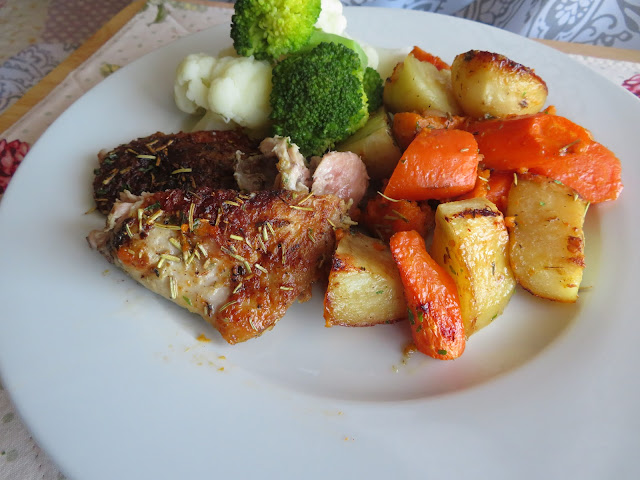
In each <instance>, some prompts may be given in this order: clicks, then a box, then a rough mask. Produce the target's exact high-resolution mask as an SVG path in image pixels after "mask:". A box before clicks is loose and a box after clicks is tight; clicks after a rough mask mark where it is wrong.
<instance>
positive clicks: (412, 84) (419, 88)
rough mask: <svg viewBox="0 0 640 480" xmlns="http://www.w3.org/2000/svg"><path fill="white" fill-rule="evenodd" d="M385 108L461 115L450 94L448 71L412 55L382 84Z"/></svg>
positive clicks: (451, 92) (399, 64)
mask: <svg viewBox="0 0 640 480" xmlns="http://www.w3.org/2000/svg"><path fill="white" fill-rule="evenodd" d="M382 100H383V103H384V106H385V107H386V108H387V110H389V111H390V112H394V113H395V112H421V113H440V114H442V113H445V114H446V113H449V114H452V115H461V114H462V110H461V109H460V107H459V106H458V102H457V101H456V98H455V96H454V95H453V91H452V90H451V71H450V70H448V69H446V68H443V69H440V70H438V68H437V67H436V66H434V65H433V64H432V63H430V62H427V61H421V60H418V59H417V58H416V57H415V56H414V55H413V54H411V53H410V54H409V55H407V57H406V58H405V59H404V61H403V62H400V63H398V65H396V68H395V69H394V70H393V73H392V74H391V76H390V77H389V78H388V79H387V81H386V82H385V85H384V91H383V94H382Z"/></svg>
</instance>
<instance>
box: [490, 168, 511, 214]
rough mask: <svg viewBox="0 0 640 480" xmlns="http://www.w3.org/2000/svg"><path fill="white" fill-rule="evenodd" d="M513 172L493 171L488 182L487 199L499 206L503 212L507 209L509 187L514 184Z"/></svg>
mask: <svg viewBox="0 0 640 480" xmlns="http://www.w3.org/2000/svg"><path fill="white" fill-rule="evenodd" d="M513 178H514V177H513V172H499V171H493V172H491V175H489V181H488V182H487V186H488V188H487V199H488V200H489V201H491V202H493V204H494V205H495V206H496V207H498V210H500V211H501V212H502V213H503V214H504V213H505V212H506V211H507V199H508V198H509V189H510V188H511V185H513Z"/></svg>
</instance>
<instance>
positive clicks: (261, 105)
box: [174, 53, 271, 129]
mask: <svg viewBox="0 0 640 480" xmlns="http://www.w3.org/2000/svg"><path fill="white" fill-rule="evenodd" d="M270 92H271V65H269V63H268V62H266V61H259V60H255V59H254V58H253V57H233V56H224V57H212V56H210V55H205V54H203V53H195V54H190V55H187V56H186V57H185V59H184V60H183V61H182V62H181V63H180V65H179V66H178V69H177V72H176V80H175V84H174V98H175V102H176V105H177V106H178V108H179V109H180V110H182V111H184V112H186V113H192V114H193V113H203V112H204V113H205V115H204V117H203V118H202V120H201V121H200V122H198V126H199V127H198V128H200V127H202V126H203V125H215V126H216V128H218V129H220V128H223V127H224V125H225V124H226V125H227V128H234V127H235V126H238V125H239V126H242V127H247V128H249V129H261V128H264V127H265V126H266V125H267V124H268V121H269V113H270V112H271V106H270V104H269V93H270Z"/></svg>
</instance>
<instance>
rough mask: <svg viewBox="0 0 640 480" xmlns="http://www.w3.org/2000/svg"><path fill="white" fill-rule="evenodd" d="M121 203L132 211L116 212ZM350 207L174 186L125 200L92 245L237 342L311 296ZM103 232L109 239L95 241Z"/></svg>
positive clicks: (315, 199)
mask: <svg viewBox="0 0 640 480" xmlns="http://www.w3.org/2000/svg"><path fill="white" fill-rule="evenodd" d="M123 206H124V207H125V209H126V213H125V215H124V216H122V215H121V214H119V213H118V214H116V213H115V212H116V210H118V209H119V208H120V210H121V212H122V208H123ZM139 212H141V213H139ZM344 212H345V207H344V204H343V202H342V201H341V200H340V199H338V198H337V197H335V196H332V195H327V196H313V195H305V194H300V193H297V194H296V193H295V192H290V191H284V190H282V191H259V192H255V193H252V194H246V195H243V194H239V193H238V192H237V191H233V190H218V191H210V190H209V189H200V190H199V191H198V192H197V193H189V192H183V191H180V190H171V191H166V192H161V193H155V194H149V195H145V196H144V197H143V198H141V199H139V200H138V202H137V203H136V202H133V203H131V207H129V206H127V205H125V204H122V203H120V202H119V203H118V204H116V207H115V208H114V213H112V215H111V216H110V218H109V219H108V222H109V221H113V222H114V223H115V227H114V228H111V229H109V228H108V229H107V230H105V232H100V233H98V234H97V235H96V233H95V232H93V233H92V235H90V243H93V244H94V246H96V248H98V249H99V250H100V251H101V252H102V253H103V254H104V255H105V256H106V257H107V258H108V259H109V260H110V261H112V262H114V263H115V264H117V265H118V266H120V267H121V268H122V269H123V270H125V271H126V272H127V273H128V274H129V275H131V276H132V277H133V278H135V279H136V280H138V281H139V282H141V283H142V284H143V285H145V286H147V287H148V288H150V289H151V290H153V291H155V292H157V293H159V294H161V295H163V296H165V297H167V298H169V299H171V300H172V301H174V302H175V303H177V304H179V305H181V306H183V307H185V308H187V309H188V310H190V311H192V312H194V313H198V314H200V315H201V316H202V317H203V318H205V319H206V320H207V321H208V322H209V323H211V324H212V325H213V326H214V327H215V328H216V329H218V330H219V331H220V333H221V334H222V337H223V338H224V339H225V340H226V341H227V342H229V343H232V344H233V343H237V342H242V341H245V340H248V339H249V338H252V337H256V336H258V335H260V334H261V333H263V332H264V331H265V330H267V329H269V328H271V327H273V325H275V323H276V322H277V321H278V320H279V319H280V318H281V317H282V316H283V315H284V313H285V312H286V310H287V308H289V306H291V304H292V303H293V302H294V301H295V300H296V299H300V300H301V301H304V300H307V299H308V298H309V297H310V296H311V284H312V283H313V282H314V281H316V280H318V279H319V277H320V276H321V275H322V272H323V271H324V269H323V268H322V267H323V265H326V264H328V263H330V260H331V255H332V253H333V249H334V243H335V234H334V227H333V225H337V226H339V225H341V224H342V221H343V215H344ZM114 215H116V216H118V217H119V219H118V218H114V217H113V216H114ZM112 217H113V218H112ZM140 225H142V230H140ZM167 226H169V227H167ZM92 236H93V238H92ZM97 236H102V238H101V240H100V241H98V242H95V241H92V240H95V238H96V237H97ZM170 239H173V240H170ZM96 243H98V244H99V245H96ZM176 245H178V246H180V249H178V248H177V246H176ZM163 255H164V258H163ZM167 255H168V256H167ZM172 282H173V283H174V287H173V290H172V287H171V283H172Z"/></svg>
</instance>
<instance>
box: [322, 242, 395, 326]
mask: <svg viewBox="0 0 640 480" xmlns="http://www.w3.org/2000/svg"><path fill="white" fill-rule="evenodd" d="M405 318H407V304H406V302H405V299H404V291H403V289H402V282H401V280H400V274H399V273H398V269H397V267H396V264H395V262H394V261H393V258H392V256H391V250H389V247H388V246H387V245H385V244H384V243H383V242H382V241H380V240H378V239H376V238H371V237H368V236H366V235H364V234H362V233H350V232H345V231H343V230H340V231H338V246H337V248H336V252H335V254H334V257H333V264H332V267H331V273H330V274H329V285H328V287H327V292H326V294H325V297H324V319H325V322H326V325H327V326H328V327H330V326H332V325H344V326H349V327H367V326H370V325H376V324H379V323H392V322H396V321H398V320H402V319H405Z"/></svg>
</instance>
